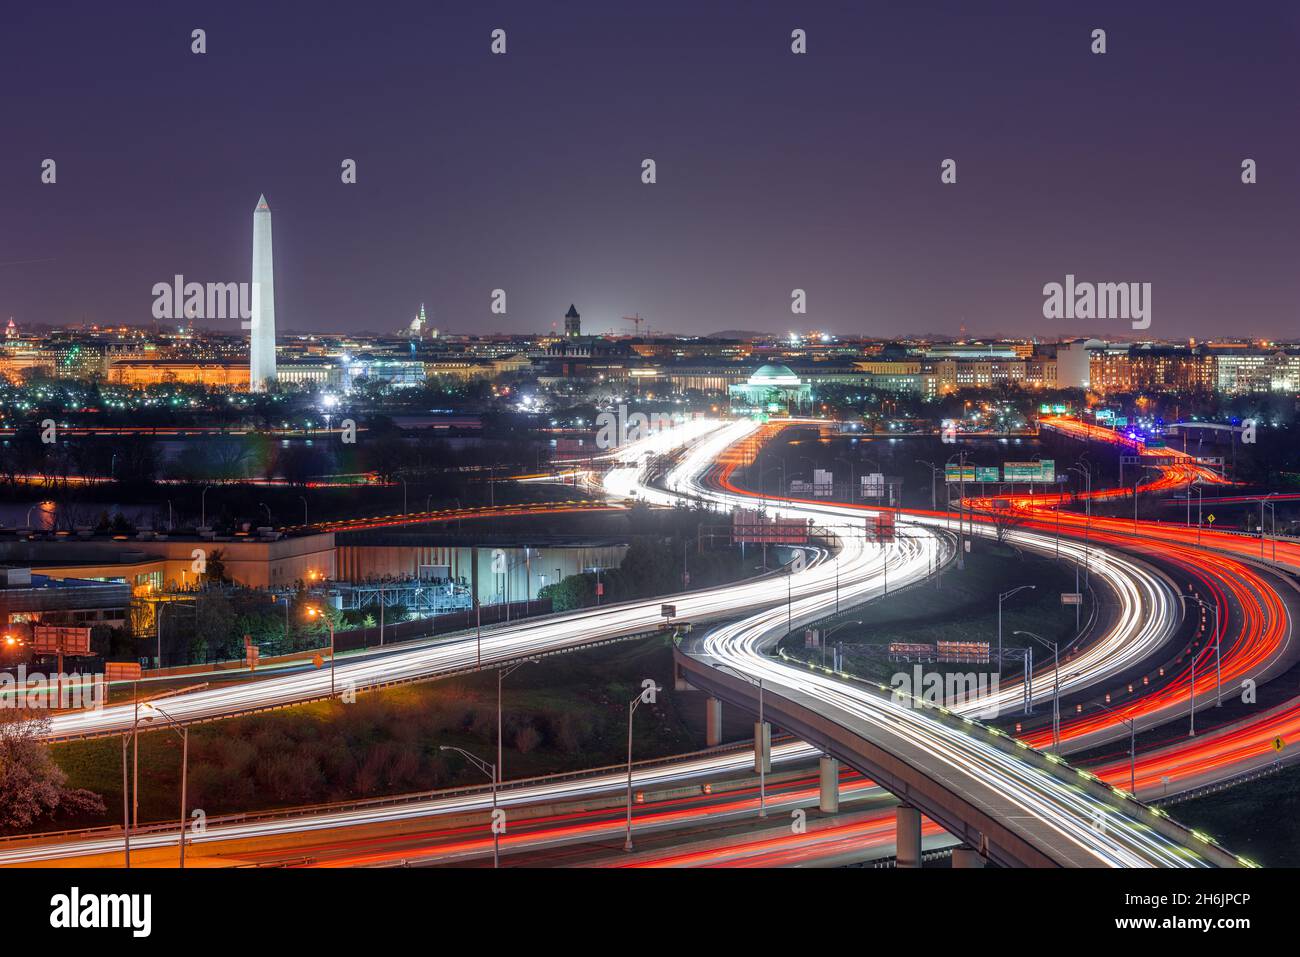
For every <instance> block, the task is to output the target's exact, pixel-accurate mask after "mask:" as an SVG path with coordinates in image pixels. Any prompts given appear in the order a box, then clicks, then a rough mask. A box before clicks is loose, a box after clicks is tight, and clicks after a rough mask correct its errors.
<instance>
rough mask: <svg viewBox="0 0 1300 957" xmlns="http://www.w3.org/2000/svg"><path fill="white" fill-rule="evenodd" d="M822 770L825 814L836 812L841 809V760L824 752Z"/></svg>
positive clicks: (822, 794) (822, 804)
mask: <svg viewBox="0 0 1300 957" xmlns="http://www.w3.org/2000/svg"><path fill="white" fill-rule="evenodd" d="M820 771H821V786H822V788H821V804H820V805H819V807H820V808H821V811H822V813H823V814H835V813H837V812H838V811H839V809H840V762H839V761H837V760H836V759H835V758H832V757H831V756H830V755H829V754H823V755H822V759H821V764H820Z"/></svg>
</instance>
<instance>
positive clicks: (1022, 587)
mask: <svg viewBox="0 0 1300 957" xmlns="http://www.w3.org/2000/svg"><path fill="white" fill-rule="evenodd" d="M1034 588H1035V586H1034V585H1018V586H1016V587H1015V588H1012V589H1010V590H1009V591H1004V592H1002V593H1001V594H1000V595H998V673H999V674H1001V673H1002V603H1003V602H1004V601H1006V600H1007V599H1008V598H1010V597H1011V596H1012V595H1014V594H1015V593H1016V592H1020V591H1025V590H1026V589H1028V590H1029V591H1033V590H1034Z"/></svg>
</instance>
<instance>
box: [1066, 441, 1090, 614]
mask: <svg viewBox="0 0 1300 957" xmlns="http://www.w3.org/2000/svg"><path fill="white" fill-rule="evenodd" d="M1082 457H1083V456H1080V458H1082ZM1070 471H1071V472H1076V473H1078V474H1079V475H1080V476H1082V477H1083V479H1084V481H1085V483H1086V485H1087V491H1086V494H1085V498H1084V503H1083V507H1084V520H1083V584H1084V587H1085V588H1086V587H1087V585H1088V552H1089V549H1090V545H1091V538H1090V536H1091V534H1092V467H1091V466H1089V467H1088V468H1087V469H1085V468H1083V466H1081V465H1071V466H1070ZM1075 591H1078V589H1077V588H1076V589H1075Z"/></svg>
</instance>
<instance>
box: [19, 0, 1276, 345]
mask: <svg viewBox="0 0 1300 957" xmlns="http://www.w3.org/2000/svg"><path fill="white" fill-rule="evenodd" d="M195 27H202V28H204V29H205V30H206V31H207V44H208V52H207V54H206V55H203V56H196V55H193V54H192V53H191V52H190V42H191V41H190V31H191V30H192V29H193V28H195ZM496 27H502V28H504V29H506V31H507V34H508V45H509V46H508V53H507V55H505V56H492V55H490V54H489V50H488V47H489V34H490V32H491V30H492V29H493V28H496ZM795 27H800V28H803V29H804V30H806V31H807V33H808V45H809V52H808V54H807V55H805V56H796V55H793V54H792V53H791V52H790V31H791V30H792V29H793V28H795ZM1094 27H1101V28H1104V29H1105V30H1106V31H1107V42H1108V48H1109V52H1107V53H1106V54H1105V55H1104V56H1096V55H1093V54H1092V53H1091V52H1090V50H1089V45H1090V32H1091V30H1092V29H1093V28H1094ZM0 80H2V82H3V89H4V91H5V92H4V95H3V98H0V102H2V103H3V106H2V107H0V117H2V118H3V125H2V129H3V148H0V210H3V218H2V220H0V223H2V224H0V322H3V321H4V320H5V319H7V317H8V316H10V315H12V316H14V317H15V319H16V321H17V322H18V323H19V324H20V325H22V324H23V323H31V324H37V323H51V324H61V323H69V322H77V321H82V320H85V321H87V322H100V323H122V322H125V323H134V324H146V323H149V322H151V321H152V320H151V315H150V306H151V303H152V295H151V291H150V290H151V287H152V286H153V284H154V283H156V282H160V281H170V280H171V277H172V276H173V275H174V274H176V273H181V274H183V275H184V276H185V277H186V279H188V280H194V281H200V282H208V281H211V282H229V281H235V280H247V279H248V276H249V260H250V255H251V230H252V211H253V207H254V205H255V203H256V202H257V197H258V194H259V193H263V192H264V193H265V194H266V196H267V199H268V201H269V203H270V205H271V209H272V211H273V213H274V216H275V220H274V223H275V256H276V311H277V319H278V324H279V326H280V329H281V330H318V331H341V330H351V331H362V330H371V331H385V332H388V331H394V330H396V329H397V328H398V327H399V326H402V325H403V324H404V323H405V322H406V321H407V320H408V319H409V318H410V316H411V315H412V314H413V313H414V312H415V310H416V308H417V307H418V305H419V303H420V302H421V301H424V302H425V303H427V307H428V309H429V310H430V312H431V314H432V317H433V322H434V324H435V325H437V326H439V327H440V328H442V329H443V330H444V331H450V332H486V331H499V332H542V331H545V330H547V329H549V328H550V325H551V323H552V322H553V321H557V320H559V319H560V317H561V316H562V315H563V313H564V311H565V310H566V309H567V308H568V305H569V303H570V302H575V303H577V305H578V308H579V310H580V311H581V312H582V314H583V321H584V329H585V331H588V332H596V333H599V332H604V331H607V330H609V329H617V330H619V331H630V326H628V325H627V324H625V323H622V322H621V321H620V320H619V318H618V317H620V316H622V315H630V314H632V313H634V312H639V313H641V314H642V315H643V316H646V317H648V319H649V320H650V325H651V326H652V327H653V328H654V329H656V330H666V331H675V332H681V333H698V334H704V333H709V332H714V331H718V330H723V329H756V330H765V331H784V330H788V329H791V328H800V329H807V328H823V329H828V330H831V331H834V332H837V333H841V334H868V335H897V334H903V333H919V332H926V331H930V332H938V333H948V334H955V333H957V331H958V329H959V327H960V324H961V323H963V322H964V323H965V325H966V328H967V329H968V330H969V331H970V332H971V333H972V334H998V333H1004V334H1033V335H1042V336H1049V337H1051V336H1055V335H1058V334H1062V333H1066V332H1080V331H1097V332H1110V333H1111V334H1113V335H1121V336H1122V335H1123V334H1124V333H1125V332H1127V331H1128V326H1127V323H1123V322H1112V323H1109V324H1108V323H1105V322H1098V321H1093V322H1091V323H1074V324H1071V323H1068V322H1064V321H1060V322H1050V321H1048V320H1046V319H1044V318H1043V317H1042V313H1041V309H1042V292H1041V290H1042V286H1043V284H1044V283H1047V282H1053V281H1055V282H1060V281H1062V280H1063V279H1064V277H1065V275H1066V273H1073V274H1075V275H1076V276H1077V277H1079V279H1080V280H1093V281H1112V282H1120V281H1135V282H1150V283H1152V286H1153V319H1154V321H1153V324H1152V326H1151V329H1150V333H1149V334H1150V335H1151V336H1153V337H1158V338H1181V337H1186V336H1210V335H1265V336H1278V337H1286V336H1297V335H1300V323H1297V321H1296V319H1297V307H1296V303H1297V301H1298V300H1300V269H1298V268H1297V263H1298V262H1300V256H1298V255H1297V254H1298V253H1300V248H1298V247H1300V240H1298V239H1297V223H1300V218H1298V216H1297V213H1298V212H1300V185H1298V184H1300V165H1298V164H1300V123H1298V120H1300V117H1298V115H1297V108H1296V95H1297V91H1300V5H1297V4H1296V3H1294V2H1278V3H1250V2H1247V3H1232V4H1229V3H1204V2H1201V3H1196V2H1193V3H1180V4H1171V3H1168V2H1119V3H1087V4H1084V3H1060V2H1055V3H1042V2H1039V3H974V2H954V3H901V2H900V3H896V4H892V5H886V4H873V3H849V2H842V3H825V2H814V3H794V2H788V3H768V2H753V3H743V4H739V3H723V2H700V0H696V2H656V3H652V4H640V3H631V2H627V3H624V2H617V3H615V2H603V3H595V2H573V0H570V2H563V3H559V2H540V0H534V2H529V3H522V2H516V3H461V4H450V3H435V2H429V0H425V2H420V3H415V2H411V3H384V2H375V3H364V4H333V3H313V4H292V5H291V4H287V3H286V4H271V3H227V2H222V3H187V2H173V0H168V2H158V3H153V2H147V3H131V4H105V3H102V2H98V3H89V2H87V3H66V4H65V3H50V4H17V3H11V4H6V5H5V7H4V9H3V11H2V12H0ZM46 157H51V158H54V159H55V160H56V161H57V163H58V182H57V184H56V185H52V186H51V185H43V184H42V183H41V182H40V164H41V161H42V160H43V159H44V158H46ZM645 157H651V158H654V159H655V160H656V162H657V164H658V183H656V184H655V185H653V186H647V185H643V184H642V183H641V181H640V170H641V160H642V159H643V158H645ZM946 157H952V158H954V159H956V160H957V163H958V182H957V184H956V185H955V186H946V185H942V184H941V183H940V182H939V164H940V162H941V161H942V160H943V159H944V158H946ZM1246 157H1250V158H1253V159H1255V160H1256V161H1257V162H1258V164H1259V183H1258V184H1256V185H1252V186H1246V185H1242V183H1241V182H1240V164H1241V161H1242V159H1243V158H1246ZM344 158H353V159H355V160H356V161H357V163H358V179H359V182H358V184H357V185H344V184H342V183H341V182H340V175H339V174H340V163H341V161H342V160H343V159H344ZM496 287H501V288H504V289H505V290H506V292H507V294H508V297H509V309H508V314H507V315H506V316H504V317H501V316H493V315H492V314H491V313H490V311H489V305H490V294H491V290H492V289H494V288H496ZM795 287H802V288H804V289H806V290H807V293H808V304H809V311H808V315H807V316H806V317H801V318H796V317H793V316H791V314H790V308H789V303H790V291H791V289H792V288H795ZM228 325H229V326H230V328H231V330H232V331H234V330H235V329H236V328H237V323H236V322H234V321H232V322H230V323H228Z"/></svg>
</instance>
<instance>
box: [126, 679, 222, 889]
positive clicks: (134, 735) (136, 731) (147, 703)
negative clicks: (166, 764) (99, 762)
mask: <svg viewBox="0 0 1300 957" xmlns="http://www.w3.org/2000/svg"><path fill="white" fill-rule="evenodd" d="M207 686H208V683H207V682H206V681H205V682H203V683H202V684H197V685H189V686H187V687H184V688H175V689H173V690H172V691H164V692H162V693H160V694H156V695H153V696H152V697H150V698H144V699H139V698H137V699H136V700H135V702H134V711H133V715H132V720H131V728H130V730H129V731H123V732H122V849H123V853H124V855H125V858H126V869H127V870H130V869H131V827H132V818H133V815H132V810H133V809H134V806H135V804H136V801H135V794H134V790H135V785H137V784H138V783H139V779H140V768H139V763H138V757H139V753H140V751H139V745H138V739H139V737H140V722H141V721H152V720H153V715H150V714H146V715H144V716H143V717H142V716H141V715H140V706H141V705H143V706H144V707H145V710H146V711H153V710H156V711H159V712H161V711H162V709H161V708H159V707H158V706H157V705H155V704H153V703H152V702H154V701H159V700H161V699H163V698H174V697H176V696H177V695H182V694H188V693H190V692H191V691H202V690H203V689H204V688H206V687H207ZM168 719H169V720H174V719H171V717H170V715H169V716H168ZM128 739H130V740H131V741H132V742H133V743H136V744H135V757H134V758H133V763H134V764H135V768H134V774H132V776H131V780H130V782H129V783H128V780H127V772H126V769H127V764H126V742H127V740H128ZM184 757H185V760H186V763H187V764H188V759H189V750H188V748H186V750H185V753H184ZM184 780H185V766H182V768H181V781H182V784H181V866H182V867H184V866H185V858H184V855H185V830H184V828H185V820H184V818H185V784H184Z"/></svg>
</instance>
